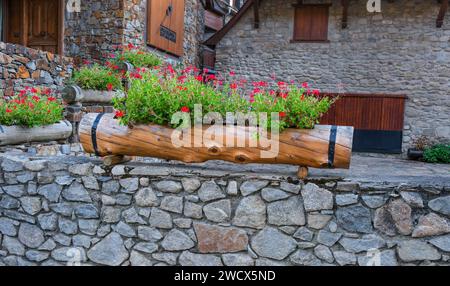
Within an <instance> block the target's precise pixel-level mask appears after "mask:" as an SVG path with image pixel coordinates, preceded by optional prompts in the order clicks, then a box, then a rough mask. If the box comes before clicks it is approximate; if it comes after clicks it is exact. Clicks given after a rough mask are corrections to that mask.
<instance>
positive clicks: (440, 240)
mask: <svg viewBox="0 0 450 286" xmlns="http://www.w3.org/2000/svg"><path fill="white" fill-rule="evenodd" d="M430 243H431V244H432V245H434V246H436V247H437V248H439V249H441V250H442V251H445V252H450V234H448V235H444V236H439V237H435V238H432V239H430Z"/></svg>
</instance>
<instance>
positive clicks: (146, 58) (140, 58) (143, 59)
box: [119, 49, 161, 68]
mask: <svg viewBox="0 0 450 286" xmlns="http://www.w3.org/2000/svg"><path fill="white" fill-rule="evenodd" d="M119 60H121V61H122V62H129V63H130V64H132V65H133V67H135V68H152V67H155V66H159V65H160V64H161V59H160V58H159V57H158V56H156V55H155V54H153V53H149V52H146V51H142V50H136V49H126V50H124V51H123V52H122V54H120V56H119Z"/></svg>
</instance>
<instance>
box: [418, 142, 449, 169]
mask: <svg viewBox="0 0 450 286" xmlns="http://www.w3.org/2000/svg"><path fill="white" fill-rule="evenodd" d="M423 158H424V160H425V161H426V162H428V163H445V164H450V145H448V144H447V145H445V144H438V145H434V146H433V147H430V148H427V149H425V152H424V153H423Z"/></svg>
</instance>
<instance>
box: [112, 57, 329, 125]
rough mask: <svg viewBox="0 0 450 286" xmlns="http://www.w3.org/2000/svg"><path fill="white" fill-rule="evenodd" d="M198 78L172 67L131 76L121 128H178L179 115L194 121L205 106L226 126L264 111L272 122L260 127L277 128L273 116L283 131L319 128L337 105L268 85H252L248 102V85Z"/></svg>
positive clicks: (120, 101)
mask: <svg viewBox="0 0 450 286" xmlns="http://www.w3.org/2000/svg"><path fill="white" fill-rule="evenodd" d="M195 74H197V73H196V71H195V69H194V68H188V69H186V70H183V71H181V72H176V71H174V69H173V68H172V67H171V66H168V67H167V68H161V69H153V70H145V71H136V72H133V73H131V74H130V75H129V77H130V81H131V87H130V89H129V90H128V95H127V97H126V98H115V99H114V106H115V108H116V110H117V113H116V117H118V118H120V121H121V123H122V124H128V125H134V124H146V123H156V124H160V125H168V126H171V127H176V126H177V124H172V123H171V120H172V116H173V115H174V114H175V113H177V112H180V111H181V112H185V113H189V116H190V117H191V122H194V112H193V111H194V107H195V105H197V104H200V105H202V112H203V115H206V114H207V113H210V112H215V113H218V114H220V115H221V116H222V118H223V121H225V118H226V114H227V112H231V113H237V112H239V113H243V114H246V115H249V113H250V112H252V113H253V112H255V113H256V114H260V113H262V112H265V113H267V120H263V118H262V117H261V118H258V121H257V123H258V124H259V125H260V126H264V127H266V128H270V127H272V124H273V122H274V121H272V119H271V114H272V113H275V114H278V115H279V117H280V122H279V128H280V131H281V130H283V129H285V128H289V127H295V128H314V125H315V124H316V123H317V122H318V120H319V119H320V117H321V116H322V115H323V114H324V113H325V112H327V111H328V109H329V108H330V106H331V104H332V103H333V102H332V100H330V99H329V98H327V97H325V98H321V97H320V96H319V95H318V91H314V94H313V93H311V92H309V93H308V92H307V89H306V88H305V87H301V88H300V87H296V86H295V85H287V84H285V83H278V85H279V88H278V90H274V89H270V88H269V87H268V86H267V83H263V82H260V83H253V85H254V86H255V88H254V90H253V92H252V93H251V94H250V97H249V98H245V97H244V96H243V95H242V94H243V93H244V90H246V87H245V81H244V80H240V81H231V82H230V83H224V82H223V81H222V80H219V79H217V78H216V77H215V76H214V75H206V74H203V75H197V76H196V75H195ZM205 79H206V83H204V82H203V81H204V80H205ZM274 127H276V126H274Z"/></svg>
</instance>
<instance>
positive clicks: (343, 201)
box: [336, 194, 358, 206]
mask: <svg viewBox="0 0 450 286" xmlns="http://www.w3.org/2000/svg"><path fill="white" fill-rule="evenodd" d="M356 203H358V195H355V194H345V195H336V204H337V205H338V206H348V205H353V204H356Z"/></svg>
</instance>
